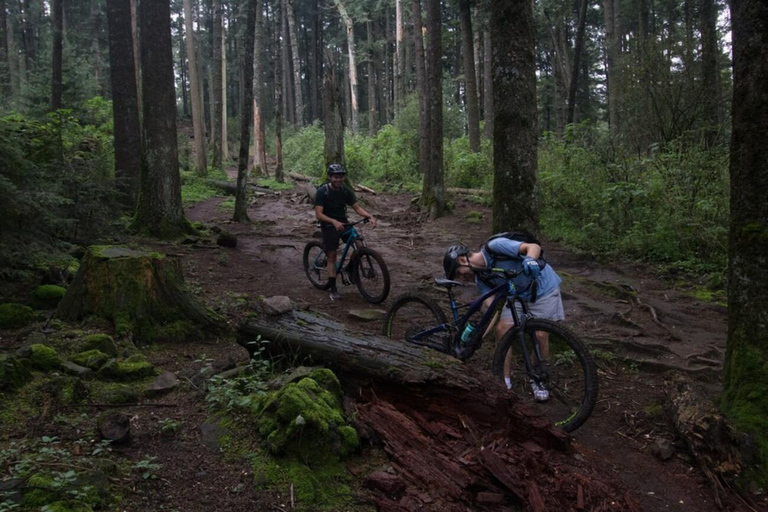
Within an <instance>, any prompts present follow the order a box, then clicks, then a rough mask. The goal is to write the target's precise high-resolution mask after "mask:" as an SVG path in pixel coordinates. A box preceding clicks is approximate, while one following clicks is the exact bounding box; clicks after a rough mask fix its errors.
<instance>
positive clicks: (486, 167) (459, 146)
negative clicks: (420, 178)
mask: <svg viewBox="0 0 768 512" xmlns="http://www.w3.org/2000/svg"><path fill="white" fill-rule="evenodd" d="M481 144H482V146H481V149H480V152H479V153H472V152H470V151H469V139H468V138H467V137H460V138H458V139H455V140H453V141H450V142H446V144H445V147H444V153H443V163H444V165H445V182H446V186H450V187H460V188H483V189H490V188H491V187H492V186H493V144H492V143H491V141H490V140H488V139H485V138H483V139H482V141H481Z"/></svg>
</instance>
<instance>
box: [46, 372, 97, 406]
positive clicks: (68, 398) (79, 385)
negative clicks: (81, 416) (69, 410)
mask: <svg viewBox="0 0 768 512" xmlns="http://www.w3.org/2000/svg"><path fill="white" fill-rule="evenodd" d="M46 385H47V387H48V389H49V391H50V393H51V395H53V396H55V397H56V398H57V399H58V402H59V403H60V404H65V405H72V404H79V403H81V402H82V401H83V400H85V399H86V398H87V397H88V394H89V392H88V389H87V388H86V387H85V384H83V381H82V380H80V379H79V378H77V377H69V376H65V375H58V376H55V377H54V378H53V379H51V380H50V381H49V382H48V383H47V384H46Z"/></svg>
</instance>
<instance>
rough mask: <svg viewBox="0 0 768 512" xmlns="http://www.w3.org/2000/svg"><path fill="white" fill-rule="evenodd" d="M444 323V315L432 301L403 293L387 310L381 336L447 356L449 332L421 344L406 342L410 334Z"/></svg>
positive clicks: (449, 344)
mask: <svg viewBox="0 0 768 512" xmlns="http://www.w3.org/2000/svg"><path fill="white" fill-rule="evenodd" d="M446 323H448V322H447V321H446V319H445V313H443V310H442V309H440V306H438V305H437V303H436V302H435V301H434V300H432V299H430V298H429V297H425V296H423V295H418V294H416V293H404V294H403V295H400V296H398V297H397V298H396V299H395V302H393V303H392V306H390V308H389V309H388V310H387V314H386V316H385V317H384V328H383V329H382V334H383V335H384V336H385V337H387V338H391V339H396V340H401V341H407V342H409V343H414V344H420V345H424V346H427V347H429V348H432V349H435V350H437V351H439V352H444V353H446V354H447V353H449V351H450V348H451V337H452V335H451V333H450V332H444V333H438V334H435V335H434V339H432V340H428V341H424V342H422V343H419V342H413V341H410V340H408V333H410V332H414V331H421V330H424V329H426V328H428V327H431V326H437V325H441V324H446Z"/></svg>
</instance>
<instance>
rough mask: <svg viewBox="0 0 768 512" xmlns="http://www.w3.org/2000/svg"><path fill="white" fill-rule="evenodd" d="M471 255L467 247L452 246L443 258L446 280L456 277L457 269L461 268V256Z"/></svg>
mask: <svg viewBox="0 0 768 512" xmlns="http://www.w3.org/2000/svg"><path fill="white" fill-rule="evenodd" d="M467 254H469V250H468V249H467V247H466V246H465V245H461V244H459V245H452V246H450V247H449V248H448V250H447V251H445V256H443V269H444V270H445V277H446V279H453V278H455V277H456V269H458V268H459V256H466V255H467Z"/></svg>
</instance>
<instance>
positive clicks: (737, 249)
mask: <svg viewBox="0 0 768 512" xmlns="http://www.w3.org/2000/svg"><path fill="white" fill-rule="evenodd" d="M731 26H732V30H733V129H732V135H731V170H730V175H731V216H730V230H729V249H728V256H729V258H728V260H729V261H728V348H727V353H726V358H725V379H724V381H723V388H724V389H723V391H724V393H723V409H724V411H725V412H726V414H728V415H729V416H730V417H731V418H732V419H733V421H734V422H735V424H736V426H737V427H739V428H741V429H742V430H744V431H746V432H748V433H750V434H752V435H754V436H755V437H756V442H755V443H754V446H757V447H761V448H759V449H757V450H755V453H756V454H757V457H758V461H757V463H756V465H755V466H756V467H754V468H752V470H753V472H752V476H753V478H754V479H755V480H757V481H762V482H765V481H766V479H767V478H768V452H766V450H765V447H766V446H768V398H767V397H768V329H767V328H766V326H768V294H766V293H765V290H766V287H768V276H767V275H766V273H765V269H766V265H768V201H766V200H765V198H766V196H768V146H766V144H765V141H766V138H768V89H766V87H765V80H766V77H768V4H766V3H765V2H762V1H749V0H736V1H734V2H732V4H731Z"/></svg>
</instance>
